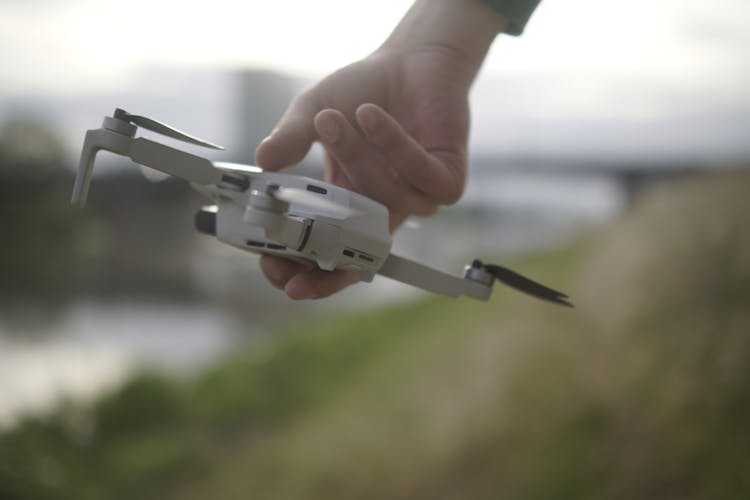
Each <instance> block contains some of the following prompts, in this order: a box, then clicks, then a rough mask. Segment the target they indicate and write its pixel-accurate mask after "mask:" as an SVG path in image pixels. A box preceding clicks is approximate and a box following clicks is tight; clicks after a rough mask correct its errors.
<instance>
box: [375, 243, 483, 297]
mask: <svg viewBox="0 0 750 500" xmlns="http://www.w3.org/2000/svg"><path fill="white" fill-rule="evenodd" d="M472 271H473V270H470V271H469V272H468V273H467V277H465V278H460V277H458V276H454V275H452V274H448V273H444V272H442V271H439V270H437V269H434V268H432V267H428V266H425V265H424V264H420V263H418V262H414V261H412V260H409V259H405V258H403V257H399V256H398V255H394V254H390V255H388V258H387V259H386V261H385V262H384V263H383V265H382V267H381V268H380V269H379V270H378V274H380V275H382V276H386V277H388V278H391V279H394V280H396V281H400V282H402V283H406V284H408V285H412V286H416V287H419V288H422V289H423V290H429V291H431V292H435V293H439V294H441V295H445V296H448V297H459V296H461V295H468V296H470V297H472V298H475V299H479V300H487V299H489V297H490V294H491V293H492V280H491V279H489V280H488V279H485V277H484V276H474V275H473V272H472Z"/></svg>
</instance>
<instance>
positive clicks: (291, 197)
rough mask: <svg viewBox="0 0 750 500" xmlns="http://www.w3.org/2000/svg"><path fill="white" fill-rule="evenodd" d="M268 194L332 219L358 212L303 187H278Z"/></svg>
mask: <svg viewBox="0 0 750 500" xmlns="http://www.w3.org/2000/svg"><path fill="white" fill-rule="evenodd" d="M270 194H271V196H273V197H274V198H276V199H277V200H280V201H285V202H287V203H294V204H295V205H301V206H304V207H307V208H309V209H311V210H315V211H318V212H320V213H321V215H324V216H326V217H330V218H332V219H346V218H348V217H351V216H354V215H357V214H358V212H357V211H356V210H352V209H351V208H349V207H346V206H344V205H339V204H338V203H336V202H333V201H331V200H329V199H328V198H325V197H324V196H322V195H319V194H315V193H312V192H310V191H305V190H304V189H298V188H287V187H279V188H278V189H275V190H273V191H271V192H270Z"/></svg>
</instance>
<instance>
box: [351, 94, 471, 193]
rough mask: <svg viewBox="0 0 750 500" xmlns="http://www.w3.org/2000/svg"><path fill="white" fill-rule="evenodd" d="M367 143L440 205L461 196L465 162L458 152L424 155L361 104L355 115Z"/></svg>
mask: <svg viewBox="0 0 750 500" xmlns="http://www.w3.org/2000/svg"><path fill="white" fill-rule="evenodd" d="M355 117H356V120H357V123H358V124H359V126H360V127H361V128H362V130H363V132H364V134H365V137H366V139H367V141H368V142H369V143H371V144H373V145H374V146H376V147H377V148H378V150H379V151H380V152H381V153H382V154H383V155H384V156H385V158H386V160H387V162H388V164H389V165H391V166H392V167H393V168H394V169H395V170H396V172H398V174H399V175H400V176H401V177H402V178H403V179H404V180H405V181H406V182H408V183H409V184H411V185H412V186H413V187H414V188H416V189H418V190H420V191H422V192H424V193H425V194H426V195H428V196H429V197H431V198H433V199H435V200H437V201H439V202H440V203H444V204H452V203H455V202H456V201H458V199H459V198H460V197H461V194H462V193H463V187H464V179H465V170H466V167H465V165H466V161H465V158H464V157H463V154H462V153H461V152H459V151H449V150H443V151H427V150H426V149H425V148H424V147H423V146H422V145H420V144H419V143H418V142H417V141H415V140H414V139H413V138H412V137H411V136H410V135H409V134H407V133H406V131H405V130H404V129H403V128H402V127H401V125H400V124H399V123H398V122H397V121H396V120H395V119H394V118H393V117H392V116H390V115H389V114H388V113H386V112H385V111H384V110H383V109H382V108H380V107H378V106H376V105H374V104H363V105H361V106H360V107H359V108H357V111H356V113H355Z"/></svg>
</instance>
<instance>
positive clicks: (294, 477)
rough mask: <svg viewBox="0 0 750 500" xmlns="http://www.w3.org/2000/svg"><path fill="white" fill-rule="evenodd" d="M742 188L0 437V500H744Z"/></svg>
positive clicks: (720, 183) (735, 185)
mask: <svg viewBox="0 0 750 500" xmlns="http://www.w3.org/2000/svg"><path fill="white" fill-rule="evenodd" d="M749 188H750V178H748V176H747V175H741V176H733V177H729V178H717V179H707V180H698V181H694V182H691V183H687V184H686V185H684V186H679V187H676V188H673V189H670V190H669V191H666V192H659V193H653V194H652V196H650V197H648V198H647V199H645V200H644V201H643V203H642V204H641V205H640V206H639V207H637V208H636V210H634V211H633V212H632V213H630V214H629V215H628V216H627V217H626V218H625V219H624V220H623V221H621V222H620V223H618V224H616V226H615V227H614V228H612V229H609V230H607V231H605V232H603V234H599V235H594V236H592V237H591V238H589V241H587V242H585V243H581V244H580V245H578V246H577V247H576V248H572V249H570V250H569V251H568V252H561V253H558V254H556V255H552V256H549V255H548V256H539V257H537V258H529V259H526V260H525V261H523V262H520V263H518V265H517V267H518V269H519V270H521V271H522V272H527V273H529V274H530V275H531V276H538V277H539V278H540V279H541V278H544V279H543V281H545V282H549V283H551V284H554V285H559V286H560V288H563V289H565V290H570V291H571V292H572V295H573V297H574V301H575V302H576V304H577V306H578V307H577V309H575V310H574V311H570V310H566V309H562V308H557V307H554V306H551V305H547V304H543V303H537V302H535V301H533V300H531V299H528V298H526V297H523V296H520V295H517V294H513V293H511V292H505V291H504V290H501V289H500V288H498V289H497V291H496V293H495V297H494V298H493V299H492V301H491V302H490V304H482V303H476V302H472V301H469V300H458V301H453V300H448V299H438V298H436V299H430V300H427V301H423V302H420V303H417V304H410V305H405V306H402V307H399V308H394V309H389V310H386V311H381V312H375V313H368V314H365V315H356V316H351V317H344V318H339V319H336V320H333V321H332V322H330V323H324V324H318V325H314V326H313V327H311V328H306V329H304V331H303V330H300V331H298V332H296V333H292V334H291V335H290V336H289V337H288V338H287V339H286V340H284V341H283V342H281V343H280V344H279V345H278V346H277V347H276V348H275V349H274V350H272V351H271V352H268V353H264V354H263V355H262V356H261V355H259V354H242V355H238V356H237V358H236V359H234V360H230V361H228V362H226V363H224V364H223V365H221V366H219V367H217V368H216V370H214V371H213V372H212V373H209V374H207V375H206V376H205V377H203V378H202V379H201V380H199V381H198V382H196V383H194V384H190V385H187V386H179V385H176V384H175V383H173V382H169V381H164V380H161V379H158V378H154V377H148V376H144V377H142V378H140V379H137V380H135V381H133V382H132V383H131V384H130V385H129V386H127V387H126V388H124V389H123V391H121V392H120V393H118V394H113V395H111V396H109V397H108V398H106V399H104V400H103V401H101V402H100V403H99V404H98V405H97V406H96V407H95V408H89V409H80V408H68V409H67V410H65V411H62V412H61V413H60V415H58V416H56V417H55V418H52V419H50V420H45V421H41V422H29V423H27V424H26V425H25V426H23V427H22V428H20V429H19V430H17V431H16V432H14V433H13V434H11V435H8V436H5V437H0V497H2V498H60V497H70V498H119V497H122V498H130V497H133V496H136V497H139V498H147V497H153V498H165V497H173V498H227V499H231V498H273V499H284V498H295V499H297V498H497V497H498V496H507V497H509V498H529V499H534V498H550V497H554V498H585V497H589V498H745V497H747V496H748V495H750V479H748V478H750V458H749V457H748V454H747V453H746V450H748V449H750V435H749V434H748V430H747V426H746V424H745V422H747V421H748V420H750V394H749V393H750V377H748V375H750V374H748V373H747V372H748V371H749V370H750V368H748V367H750V313H749V312H748V310H749V309H750V308H748V304H750V224H748V223H747V214H748V213H750V201H747V198H748V197H747V195H746V193H748V192H749V191H750V189H749Z"/></svg>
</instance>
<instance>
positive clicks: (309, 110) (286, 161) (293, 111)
mask: <svg viewBox="0 0 750 500" xmlns="http://www.w3.org/2000/svg"><path fill="white" fill-rule="evenodd" d="M317 112H318V109H317V106H315V104H314V99H313V98H312V96H311V94H310V93H303V94H300V95H299V96H297V97H296V98H295V99H294V100H292V102H291V104H290V105H289V108H287V110H286V112H285V113H284V115H283V116H282V117H281V120H279V123H278V124H277V125H276V128H274V130H273V132H271V135H269V136H268V137H266V138H265V139H263V142H261V143H260V144H259V145H258V147H257V148H256V150H255V163H256V164H257V165H258V166H259V167H261V168H263V169H265V170H280V169H282V168H286V167H289V166H292V165H294V164H296V163H299V162H300V161H302V159H303V158H304V157H305V155H306V154H307V152H308V151H309V150H310V146H312V143H313V141H315V139H316V137H317V135H316V133H315V128H314V127H313V117H314V116H315V114H316V113H317Z"/></svg>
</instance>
